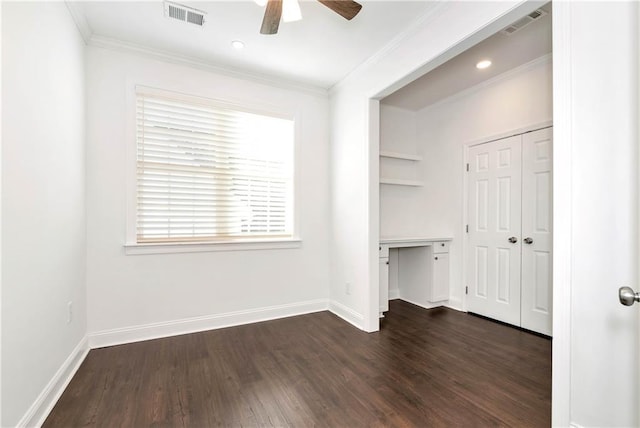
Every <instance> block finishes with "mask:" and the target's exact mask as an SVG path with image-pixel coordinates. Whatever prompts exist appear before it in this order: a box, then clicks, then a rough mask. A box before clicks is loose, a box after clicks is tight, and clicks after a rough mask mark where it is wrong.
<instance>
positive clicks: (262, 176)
mask: <svg viewBox="0 0 640 428" xmlns="http://www.w3.org/2000/svg"><path fill="white" fill-rule="evenodd" d="M136 100H137V101H136V102H137V104H136V142H137V219H136V226H137V227H136V229H137V242H138V243H152V242H202V241H224V240H230V239H231V240H236V239H242V238H247V239H259V238H276V237H277V238H286V237H291V236H292V235H293V221H292V218H293V215H292V205H293V203H292V202H293V201H292V195H293V192H292V187H293V151H294V146H293V140H294V123H293V121H292V120H288V119H282V118H278V117H273V116H265V115H259V114H254V113H249V112H245V111H239V110H235V109H233V108H229V107H227V106H223V105H221V104H216V103H215V102H214V101H209V100H203V99H199V98H195V97H194V98H191V97H185V96H182V95H177V94H172V93H164V92H160V91H157V90H151V89H146V88H136Z"/></svg>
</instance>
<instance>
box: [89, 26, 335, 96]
mask: <svg viewBox="0 0 640 428" xmlns="http://www.w3.org/2000/svg"><path fill="white" fill-rule="evenodd" d="M88 45H89V46H93V47H98V48H103V49H111V50H115V51H120V52H125V53H133V54H138V55H143V56H146V57H148V58H153V59H157V60H160V61H164V62H169V63H173V64H178V65H186V66H189V67H192V68H198V69H201V70H204V71H209V72H212V73H216V74H220V75H224V76H228V77H233V78H236V79H243V80H248V81H252V82H255V83H260V84H263V85H268V86H272V87H277V88H280V89H286V90H293V91H297V92H304V93H307V94H309V95H314V96H319V97H322V98H327V97H328V94H329V93H328V91H327V89H326V88H323V87H320V86H315V85H311V84H308V83H304V82H297V81H294V80H289V79H285V78H278V77H275V76H269V75H265V74H261V73H251V72H248V71H244V70H240V69H235V68H230V67H222V66H219V65H214V64H212V63H210V62H207V61H204V60H202V59H198V58H194V57H190V56H185V55H179V54H176V53H173V52H169V51H165V50H160V49H154V48H149V47H146V46H142V45H138V44H135V43H129V42H124V41H122V40H118V39H113V38H109V37H103V36H98V35H95V34H94V35H92V36H91V38H90V39H89V42H88Z"/></svg>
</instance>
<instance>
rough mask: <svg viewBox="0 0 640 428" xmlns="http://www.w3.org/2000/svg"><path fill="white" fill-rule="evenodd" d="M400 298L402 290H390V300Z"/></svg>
mask: <svg viewBox="0 0 640 428" xmlns="http://www.w3.org/2000/svg"><path fill="white" fill-rule="evenodd" d="M399 298H400V289H399V288H396V289H395V290H389V300H398V299H399Z"/></svg>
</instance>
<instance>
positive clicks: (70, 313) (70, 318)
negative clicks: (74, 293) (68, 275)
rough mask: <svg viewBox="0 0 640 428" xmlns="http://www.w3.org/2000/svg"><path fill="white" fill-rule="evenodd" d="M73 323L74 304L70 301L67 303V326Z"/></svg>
mask: <svg viewBox="0 0 640 428" xmlns="http://www.w3.org/2000/svg"><path fill="white" fill-rule="evenodd" d="M71 321H73V302H72V301H71V300H69V301H68V302H67V324H71Z"/></svg>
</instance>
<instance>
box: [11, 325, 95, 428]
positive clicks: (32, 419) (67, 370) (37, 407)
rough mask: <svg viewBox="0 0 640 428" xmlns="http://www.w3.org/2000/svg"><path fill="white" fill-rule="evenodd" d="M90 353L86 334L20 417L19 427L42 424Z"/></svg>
mask: <svg viewBox="0 0 640 428" xmlns="http://www.w3.org/2000/svg"><path fill="white" fill-rule="evenodd" d="M88 353H89V344H88V341H87V337H86V336H85V337H83V338H82V340H81V341H80V343H78V345H77V346H76V347H75V348H74V349H73V351H71V354H69V356H68V357H67V359H66V360H65V362H64V363H62V366H60V368H59V369H58V371H57V372H56V374H55V375H53V377H52V378H51V380H50V381H49V383H48V384H47V386H45V388H44V389H43V390H42V392H41V393H40V395H38V398H36V400H35V401H34V402H33V404H32V405H31V407H29V410H27V413H25V415H24V416H23V417H22V419H20V421H19V422H18V424H17V427H39V426H42V424H43V423H44V421H45V419H46V418H47V416H49V413H50V412H51V410H52V409H53V406H55V404H56V403H57V402H58V400H59V399H60V396H61V395H62V393H63V392H64V390H65V389H66V388H67V385H69V382H71V379H72V378H73V376H74V375H75V374H76V372H77V371H78V369H79V368H80V365H81V364H82V362H83V361H84V359H85V358H86V356H87V354H88Z"/></svg>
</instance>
